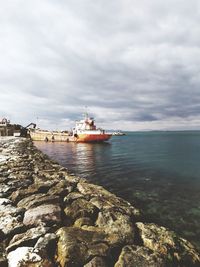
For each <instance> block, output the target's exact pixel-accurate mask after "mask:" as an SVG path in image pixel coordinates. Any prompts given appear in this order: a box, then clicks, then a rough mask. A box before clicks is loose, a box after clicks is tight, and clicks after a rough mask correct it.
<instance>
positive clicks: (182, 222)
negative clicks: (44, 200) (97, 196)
mask: <svg viewBox="0 0 200 267" xmlns="http://www.w3.org/2000/svg"><path fill="white" fill-rule="evenodd" d="M35 144H36V146H37V147H38V148H39V149H41V150H42V151H43V152H45V153H46V154H48V155H49V156H50V157H51V158H52V159H55V160H57V161H58V162H59V163H60V164H62V165H63V166H65V167H67V168H68V169H69V170H70V171H72V172H73V173H75V174H76V175H79V176H81V177H84V178H87V179H88V180H90V181H91V182H93V183H96V184H99V185H102V186H104V187H105V188H107V189H108V190H110V191H112V192H114V193H116V194H117V195H118V196H121V197H123V198H124V199H126V200H128V201H129V202H131V203H132V204H133V205H134V206H136V207H138V208H140V209H142V210H143V212H144V214H145V215H144V216H145V220H146V221H149V222H151V221H152V222H157V223H159V224H162V225H164V226H167V227H169V228H170V229H172V230H175V231H177V232H178V233H180V234H181V235H182V236H184V237H185V238H187V239H188V240H190V241H191V242H192V243H194V244H196V245H197V246H198V247H199V248H200V228H199V223H200V132H198V131H194V132H134V133H130V132H129V133H127V135H126V136H115V137H113V138H112V139H111V140H110V141H109V143H102V144H77V143H50V142H49V143H45V142H35Z"/></svg>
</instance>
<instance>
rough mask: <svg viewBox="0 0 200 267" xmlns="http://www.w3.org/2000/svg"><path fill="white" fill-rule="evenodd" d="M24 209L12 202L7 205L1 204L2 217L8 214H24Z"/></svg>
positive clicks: (0, 212)
mask: <svg viewBox="0 0 200 267" xmlns="http://www.w3.org/2000/svg"><path fill="white" fill-rule="evenodd" d="M24 211H25V210H24V209H23V208H17V207H15V206H13V205H11V204H8V203H7V204H6V205H3V204H2V205H0V217H3V216H6V215H11V216H18V215H23V214H24Z"/></svg>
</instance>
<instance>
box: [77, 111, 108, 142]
mask: <svg viewBox="0 0 200 267" xmlns="http://www.w3.org/2000/svg"><path fill="white" fill-rule="evenodd" d="M73 136H74V137H75V138H76V141H77V142H101V141H107V140H109V139H110V138H111V136H112V135H111V134H109V133H106V132H105V130H103V129H101V128H98V129H97V127H96V125H95V120H94V118H92V117H89V116H88V113H85V116H84V119H83V120H79V121H76V126H75V128H74V129H73Z"/></svg>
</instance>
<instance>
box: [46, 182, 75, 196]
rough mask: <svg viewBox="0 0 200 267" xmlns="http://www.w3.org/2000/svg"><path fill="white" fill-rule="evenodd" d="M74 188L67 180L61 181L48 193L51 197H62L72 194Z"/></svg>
mask: <svg viewBox="0 0 200 267" xmlns="http://www.w3.org/2000/svg"><path fill="white" fill-rule="evenodd" d="M72 190H73V186H72V184H71V183H69V182H67V181H66V180H61V181H60V182H59V183H57V184H56V185H55V186H54V187H52V188H51V189H49V191H48V193H49V194H50V195H59V196H61V197H64V196H66V195H67V194H68V193H70V192H72Z"/></svg>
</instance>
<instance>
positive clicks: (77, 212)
mask: <svg viewBox="0 0 200 267" xmlns="http://www.w3.org/2000/svg"><path fill="white" fill-rule="evenodd" d="M80 164H81V163H80ZM0 240H1V242H0V266H1V267H3V266H9V267H25V266H26V267H29V266H30V267H53V266H59V267H66V266H69V267H71V266H72V267H73V266H74V267H78V266H84V267H95V266H96V267H97V266H98V267H107V266H108V267H110V266H114V267H127V266H144V267H145V266H148V267H149V266H151V267H155V266H166V267H170V266H180V267H189V266H200V255H199V252H198V251H197V250H196V249H195V247H194V246H193V245H192V244H191V243H190V242H188V241H186V240H185V239H183V238H181V237H179V236H178V235H176V233H175V232H173V231H170V230H169V229H166V228H165V227H162V226H158V225H156V224H153V223H145V222H141V216H140V211H139V210H138V209H136V208H135V207H133V206H132V205H130V204H129V203H128V202H127V201H125V200H123V199H121V198H119V197H117V196H116V195H114V194H112V193H110V192H108V191H107V190H105V189H104V188H103V187H101V186H97V185H94V184H91V183H89V182H87V180H85V179H82V178H79V177H76V176H74V175H72V174H70V173H69V172H68V170H67V169H66V168H64V167H62V166H60V165H59V164H58V163H57V162H55V161H53V160H51V159H50V158H49V157H48V156H47V155H45V154H43V153H42V152H41V151H39V150H38V149H37V148H36V147H35V146H34V144H33V142H32V141H31V140H30V139H26V138H16V137H15V138H14V137H0Z"/></svg>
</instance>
